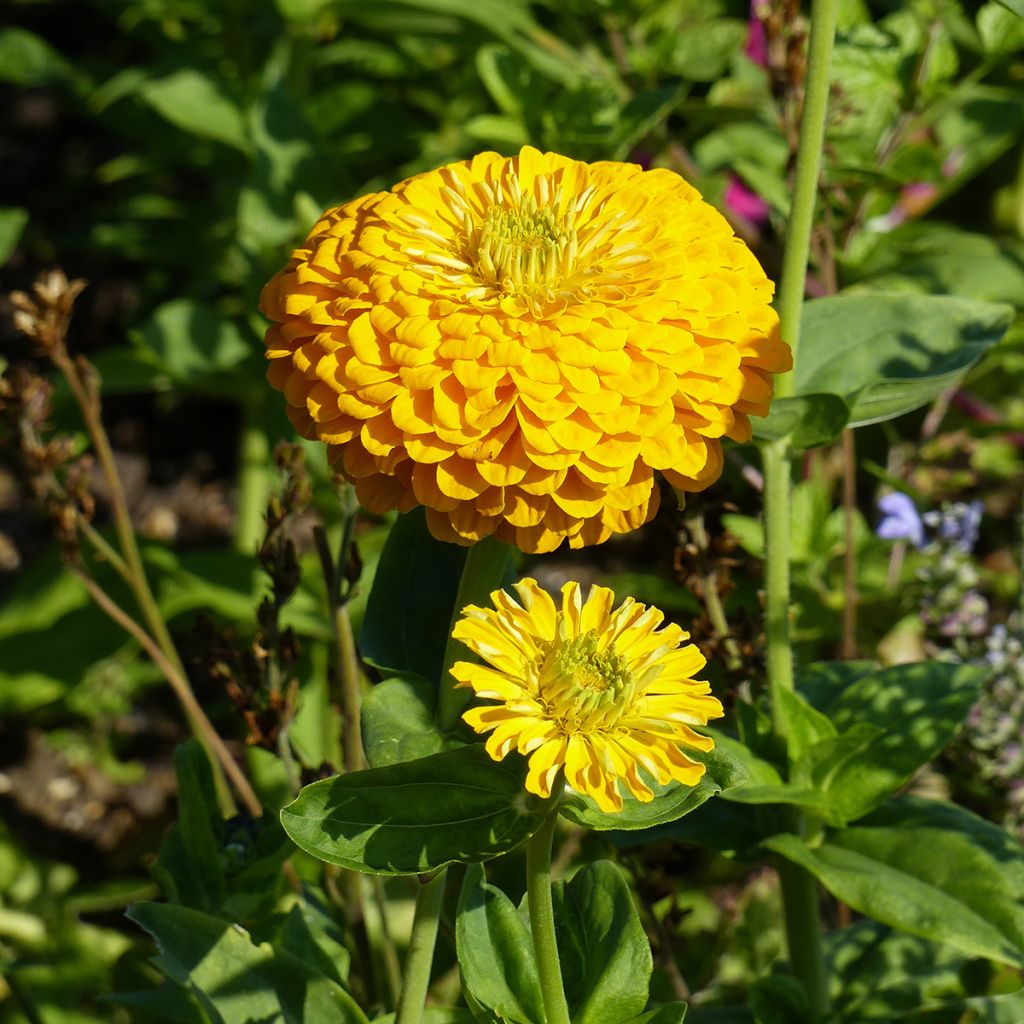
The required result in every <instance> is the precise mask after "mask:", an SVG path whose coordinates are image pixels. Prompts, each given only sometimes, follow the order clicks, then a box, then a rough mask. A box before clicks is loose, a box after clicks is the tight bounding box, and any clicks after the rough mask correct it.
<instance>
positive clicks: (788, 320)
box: [764, 0, 839, 1017]
mask: <svg viewBox="0 0 1024 1024" xmlns="http://www.w3.org/2000/svg"><path fill="white" fill-rule="evenodd" d="M838 8H839V3H838V0H814V2H813V5H812V8H811V36H810V42H809V44H808V63H807V81H806V91H805V95H804V109H803V116H802V118H801V122H800V144H799V148H798V150H797V159H796V170H795V175H794V182H793V207H792V211H791V213H790V220H789V231H788V234H787V237H786V252H785V256H784V258H783V262H782V282H781V285H780V288H779V300H778V310H779V320H780V325H781V331H782V337H783V338H784V339H785V340H786V341H787V342H789V345H790V347H791V348H792V351H793V362H794V365H795V364H796V361H797V358H798V353H799V349H800V315H801V310H802V307H803V301H804V290H805V280H806V276H807V258H808V255H809V253H810V244H811V230H812V228H813V226H814V204H815V199H816V197H817V191H818V178H819V174H820V171H821V151H822V145H823V143H824V139H825V115H826V112H827V109H828V94H829V67H830V64H831V61H832V43H833V40H834V38H835V31H836V20H837V16H838ZM775 393H776V396H778V397H784V396H786V395H791V394H792V393H793V374H792V372H791V373H788V374H785V375H784V376H782V377H780V378H779V379H778V380H777V382H776V389H775ZM791 472H792V470H791V465H790V459H789V452H788V450H787V446H786V443H785V442H784V441H782V442H775V443H772V444H769V445H766V446H765V449H764V510H765V552H766V559H765V598H766V600H765V637H766V641H767V647H768V679H769V685H770V687H771V691H772V695H773V698H774V699H773V701H772V710H773V715H774V720H775V728H776V730H777V731H778V732H780V733H781V734H782V735H783V736H784V735H785V734H786V732H787V731H788V730H787V724H788V723H787V722H786V721H785V720H784V716H783V714H782V707H781V705H782V702H781V701H780V700H779V699H778V698H779V695H780V693H781V691H782V690H792V689H793V685H794V683H793V653H792V644H791V640H790V630H789V605H790V580H789V561H790V545H789V531H790V528H791V499H792V477H791ZM796 827H797V828H798V830H799V829H800V828H801V827H802V823H801V822H800V821H799V820H798V821H797V822H796ZM779 875H780V879H781V883H782V900H783V906H784V910H785V924H786V944H787V948H788V951H789V962H790V968H791V970H792V971H793V974H794V975H795V976H796V978H797V979H798V980H799V981H800V982H801V983H802V984H803V986H804V988H805V989H806V991H807V995H808V998H809V1000H810V1005H811V1010H812V1013H813V1014H814V1015H815V1016H816V1017H824V1016H825V1015H827V1013H828V985H827V979H826V977H825V966H824V960H823V956H822V943H821V921H820V918H819V914H818V888H817V883H816V882H815V880H814V878H813V876H811V875H810V874H809V873H808V872H806V871H804V870H803V869H802V868H799V867H797V866H796V865H793V864H788V863H787V864H782V865H780V867H779Z"/></svg>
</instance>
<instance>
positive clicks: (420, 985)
mask: <svg viewBox="0 0 1024 1024" xmlns="http://www.w3.org/2000/svg"><path fill="white" fill-rule="evenodd" d="M511 556H512V549H511V548H510V547H509V546H508V545H507V544H501V543H499V542H498V541H495V540H490V539H487V540H482V541H480V542H479V543H478V544H474V545H473V546H472V547H471V548H470V549H469V551H467V553H466V564H465V565H464V566H463V567H462V578H461V579H460V580H459V590H458V593H457V594H456V596H455V608H454V609H453V611H452V625H453V626H454V624H455V621H456V620H457V619H458V618H459V616H460V615H461V614H462V609H463V608H464V607H465V606H466V605H467V604H484V603H485V602H486V600H487V597H488V595H489V594H490V593H491V591H493V590H497V589H498V587H500V586H501V583H502V580H503V579H504V577H505V570H506V569H507V568H508V563H509V559H510V558H511ZM468 654H469V651H468V650H467V648H466V647H465V646H464V645H463V644H461V643H459V641H457V640H454V639H452V635H451V628H449V630H448V643H447V644H446V645H445V649H444V662H443V664H442V668H441V679H440V680H439V683H440V687H439V689H438V696H437V723H438V725H439V726H440V728H441V729H443V730H444V731H446V732H448V731H450V730H452V729H454V728H455V726H456V725H458V722H459V716H460V715H461V714H462V709H463V707H464V706H465V704H466V699H467V698H466V697H465V695H464V694H463V693H462V692H461V691H458V690H456V689H455V686H454V684H455V680H454V679H452V677H451V667H452V665H454V664H455V662H456V661H458V660H459V658H461V657H466V656H468ZM447 878H448V870H447V868H442V869H441V870H440V871H438V872H437V874H436V875H434V877H433V878H432V879H430V881H428V882H424V883H423V884H422V885H421V886H420V889H419V892H418V893H417V894H416V915H415V917H414V919H413V926H412V941H411V943H410V946H409V957H408V960H407V961H406V966H405V978H404V980H403V982H402V995H401V997H400V998H399V1000H398V1012H397V1014H396V1015H395V1024H420V1022H421V1021H422V1020H423V1006H424V1003H425V1002H426V998H427V991H428V989H429V988H430V968H431V965H432V964H433V961H434V946H435V944H436V943H437V925H438V921H439V920H440V914H441V897H442V896H443V894H444V887H445V882H446V881H447Z"/></svg>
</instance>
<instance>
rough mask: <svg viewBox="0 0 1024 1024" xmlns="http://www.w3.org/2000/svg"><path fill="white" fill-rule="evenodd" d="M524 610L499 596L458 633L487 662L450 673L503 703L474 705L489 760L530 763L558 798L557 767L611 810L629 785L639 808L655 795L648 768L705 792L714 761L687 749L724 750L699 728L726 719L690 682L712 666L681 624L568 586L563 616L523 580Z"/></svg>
mask: <svg viewBox="0 0 1024 1024" xmlns="http://www.w3.org/2000/svg"><path fill="white" fill-rule="evenodd" d="M515 590H516V593H517V594H518V595H519V603H517V602H516V601H514V600H513V599H512V598H511V597H509V595H508V594H506V593H505V592H504V591H501V590H498V591H495V592H494V593H493V594H491V601H492V602H493V603H494V610H491V609H489V608H477V607H475V606H474V605H470V606H469V607H467V608H465V609H463V615H464V618H462V619H460V620H459V621H458V622H457V623H456V625H455V629H454V630H453V633H452V635H453V636H454V637H455V638H456V639H457V640H461V641H462V642H463V643H464V644H465V645H466V646H467V647H468V648H469V649H470V650H471V651H473V652H474V653H476V654H478V655H479V656H480V657H481V658H483V659H484V661H486V662H487V663H488V665H475V664H471V663H470V662H467V661H459V662H456V663H455V666H454V667H453V668H452V675H453V676H455V678H456V679H457V680H458V681H459V685H460V686H471V687H472V688H473V689H474V690H475V691H476V695H477V696H478V697H484V698H486V699H487V700H494V701H499V702H500V703H498V704H497V705H492V706H488V707H479V708H471V709H470V710H469V711H467V712H466V713H465V714H464V716H463V717H464V718H465V720H466V721H467V722H468V723H469V724H470V725H471V726H472V727H473V728H474V729H475V730H476V731H477V732H478V733H484V732H490V734H491V735H490V736H489V737H488V739H487V752H488V753H489V754H490V755H491V757H493V758H494V759H495V760H496V761H500V760H501V759H502V758H504V757H505V755H506V754H508V753H509V751H511V750H518V751H519V752H520V753H522V754H527V755H529V759H530V761H529V765H530V767H529V774H528V775H527V779H526V788H527V789H528V790H529V791H530V792H531V793H536V794H537V795H538V796H542V797H547V796H550V794H551V786H552V784H553V783H554V781H555V779H556V778H557V777H558V773H559V771H561V770H562V769H563V768H564V769H565V778H566V782H567V783H568V784H569V785H570V786H572V788H573V789H575V790H576V791H577V792H579V793H584V794H586V795H587V796H589V797H591V798H592V799H593V800H594V801H595V802H596V803H597V805H598V807H600V808H601V810H602V811H618V810H621V809H622V793H621V791H620V788H619V784H620V783H623V784H624V785H625V787H626V788H627V789H628V791H629V792H630V793H632V794H633V796H635V797H636V798H637V799H638V800H643V801H648V800H650V799H652V797H653V795H654V794H653V792H652V790H651V788H650V786H649V785H648V784H647V782H645V781H644V779H643V777H642V776H641V774H640V770H641V769H643V771H644V772H645V773H646V774H647V776H648V777H649V778H652V779H655V780H657V782H658V783H660V784H661V785H665V784H666V783H668V782H671V781H672V780H675V781H677V782H682V783H685V784H686V785H688V786H693V785H696V783H697V782H698V781H699V780H700V777H701V776H702V775H703V774H704V765H703V764H700V763H699V762H697V761H694V760H691V759H690V758H688V757H687V756H686V754H685V753H683V750H682V749H681V747H691V748H695V749H697V750H710V749H711V748H712V747H713V746H714V744H713V742H712V740H711V739H709V738H708V737H707V736H701V735H700V734H699V733H696V732H694V730H693V728H692V726H694V725H706V724H707V722H708V719H710V718H718V717H720V716H721V715H722V705H721V704H720V703H719V702H718V700H717V699H716V698H715V697H712V696H711V694H710V687H709V686H708V684H707V683H704V682H700V681H698V680H695V679H693V678H692V676H693V673H695V672H698V671H699V670H700V669H701V668H703V666H704V664H705V662H704V658H703V656H702V655H701V653H700V651H699V650H697V648H696V647H694V646H693V645H692V644H688V645H686V646H684V647H680V646H679V645H680V644H681V643H682V642H683V641H684V640H686V639H688V634H686V633H684V632H683V631H682V630H681V629H680V628H679V627H678V626H676V625H674V624H671V623H670V624H669V625H666V626H665V627H664V628H662V629H658V628H657V627H658V626H659V625H660V624H661V622H662V620H663V619H664V616H663V615H662V613H661V612H660V611H659V610H658V609H657V608H648V607H646V606H645V605H642V604H639V603H638V602H636V601H634V600H633V599H632V598H626V600H625V601H624V602H623V603H622V604H621V605H620V606H619V607H618V608H617V609H615V610H614V611H613V610H612V602H613V601H614V599H615V598H614V595H613V594H612V592H611V591H610V590H608V589H607V588H606V587H591V589H590V594H589V595H588V597H587V600H586V601H585V602H584V601H583V599H582V596H581V594H580V586H579V584H578V583H566V584H565V586H564V587H562V602H561V608H558V607H556V605H555V602H554V601H553V600H552V599H551V597H550V596H549V595H548V594H547V593H545V592H544V591H543V590H541V588H540V587H539V586H538V585H537V583H536V581H534V580H531V579H524V580H523V581H522V582H520V583H517V584H515Z"/></svg>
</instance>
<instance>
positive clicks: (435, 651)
mask: <svg viewBox="0 0 1024 1024" xmlns="http://www.w3.org/2000/svg"><path fill="white" fill-rule="evenodd" d="M465 564H466V548H463V547H459V546H458V545H456V544H446V543H444V541H440V540H435V539H434V537H433V536H432V535H431V533H430V531H429V530H428V529H427V518H426V514H425V513H424V511H423V509H422V508H419V507H417V508H415V509H413V510H412V511H411V512H407V513H406V514H405V515H403V516H399V517H398V518H397V519H396V520H395V524H394V526H392V527H391V532H390V533H389V534H388V539H387V543H386V544H385V545H384V551H383V553H382V554H381V556H380V563H379V564H378V566H377V573H376V575H375V576H374V579H373V589H372V590H371V591H370V597H369V599H368V601H367V602H366V615H365V617H364V619H363V628H362V631H361V634H360V637H359V649H360V651H361V652H362V655H363V657H364V658H366V660H367V661H369V662H370V663H371V664H372V665H376V666H377V667H378V668H381V669H388V670H390V671H391V672H395V673H410V672H411V673H414V674H417V675H420V676H423V677H424V678H426V679H428V680H430V681H431V682H432V683H434V684H435V685H436V684H437V681H438V680H439V679H440V676H441V665H442V662H443V660H444V648H445V644H446V643H447V638H448V635H449V632H450V624H451V618H452V611H453V609H454V607H455V596H456V594H457V593H458V589H459V580H460V579H461V578H462V567H463V566H464V565H465Z"/></svg>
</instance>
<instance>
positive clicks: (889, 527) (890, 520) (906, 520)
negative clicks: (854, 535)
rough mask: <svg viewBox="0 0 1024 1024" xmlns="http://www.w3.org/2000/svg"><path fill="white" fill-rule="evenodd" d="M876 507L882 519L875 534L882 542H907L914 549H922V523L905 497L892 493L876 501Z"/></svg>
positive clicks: (897, 492) (911, 503) (912, 504)
mask: <svg viewBox="0 0 1024 1024" xmlns="http://www.w3.org/2000/svg"><path fill="white" fill-rule="evenodd" d="M878 507H879V509H881V511H882V513H883V518H882V521H881V522H880V523H879V524H878V527H877V528H876V529H875V533H876V534H877V535H878V536H879V537H881V538H882V540H909V541H910V543H911V544H913V545H914V547H916V548H920V547H924V523H923V522H921V517H920V515H918V512H917V507H916V506H915V505H914V503H913V502H912V501H911V500H910V498H909V497H907V495H905V494H903V493H901V492H900V491H893V492H892V493H891V494H886V495H885V496H884V497H882V498H879V499H878Z"/></svg>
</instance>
